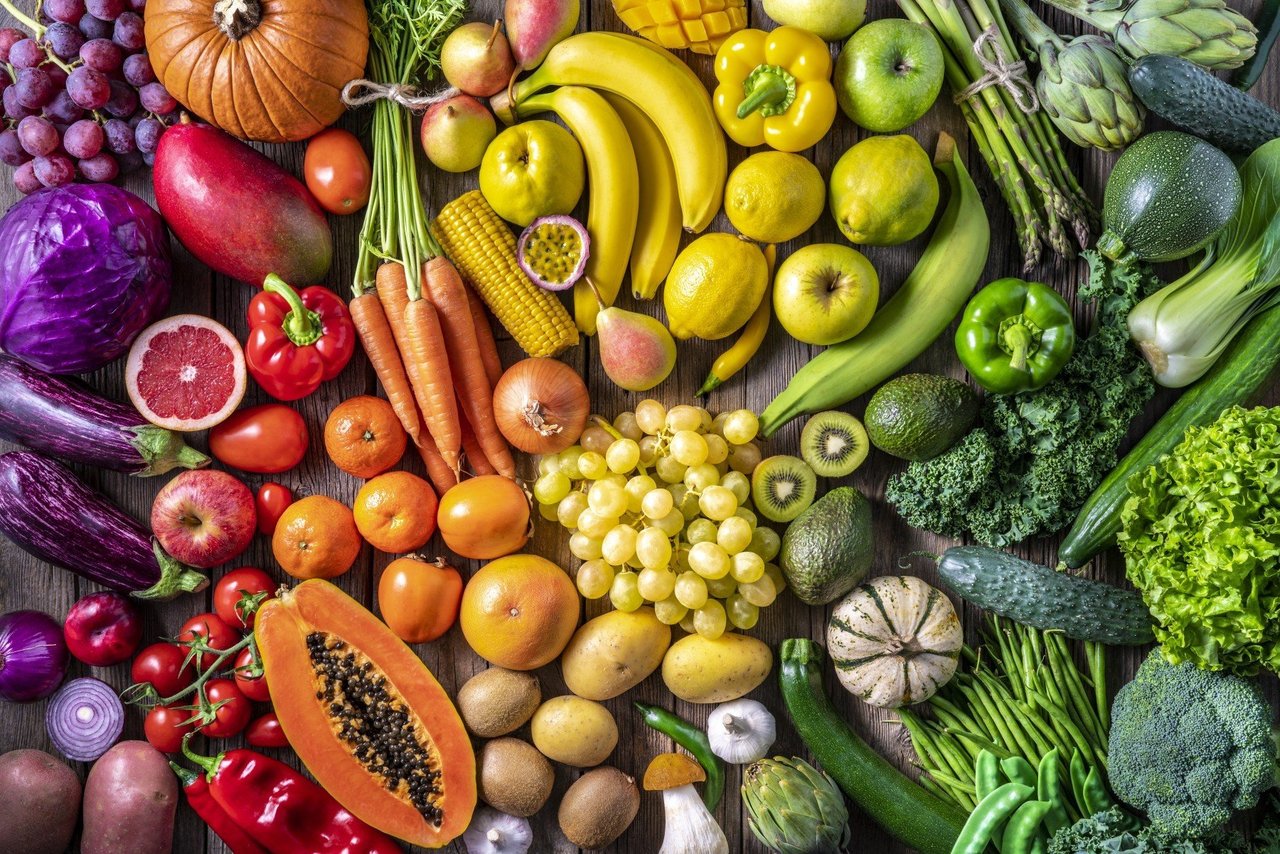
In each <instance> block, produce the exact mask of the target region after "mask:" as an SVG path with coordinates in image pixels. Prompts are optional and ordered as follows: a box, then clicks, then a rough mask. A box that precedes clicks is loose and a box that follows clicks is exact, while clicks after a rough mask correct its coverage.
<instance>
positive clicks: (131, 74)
mask: <svg viewBox="0 0 1280 854" xmlns="http://www.w3.org/2000/svg"><path fill="white" fill-rule="evenodd" d="M123 67H124V79H125V80H126V81H128V83H129V85H130V86H136V87H137V88H139V89H141V88H142V87H143V86H146V85H147V84H148V83H154V82H155V79H156V72H155V70H154V69H152V67H151V57H149V56H147V55H146V54H145V53H135V54H132V55H130V56H126V57H125V58H124V66H123Z"/></svg>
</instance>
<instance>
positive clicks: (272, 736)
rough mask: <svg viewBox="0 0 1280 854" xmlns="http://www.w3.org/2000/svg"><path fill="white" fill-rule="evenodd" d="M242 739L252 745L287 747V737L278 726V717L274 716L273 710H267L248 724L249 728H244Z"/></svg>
mask: <svg viewBox="0 0 1280 854" xmlns="http://www.w3.org/2000/svg"><path fill="white" fill-rule="evenodd" d="M244 740H245V741H247V742H249V744H251V745H253V746H254V747H288V746H289V739H288V738H287V737H286V736H285V734H284V730H283V729H281V728H280V719H279V718H277V717H276V713H275V712H267V713H266V714H265V715H262V716H260V717H258V718H255V719H254V721H253V723H251V724H249V728H248V729H247V730H245V733H244Z"/></svg>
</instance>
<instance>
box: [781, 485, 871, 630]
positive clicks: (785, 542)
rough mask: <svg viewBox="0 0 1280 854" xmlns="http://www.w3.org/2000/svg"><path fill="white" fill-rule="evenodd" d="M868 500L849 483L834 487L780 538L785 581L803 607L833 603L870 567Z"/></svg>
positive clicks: (800, 516) (869, 508)
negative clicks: (803, 604)
mask: <svg viewBox="0 0 1280 854" xmlns="http://www.w3.org/2000/svg"><path fill="white" fill-rule="evenodd" d="M871 543H872V538H871V502H870V501H867V499H866V498H865V497H864V496H863V495H862V493H861V492H859V491H858V490H856V489H854V488H853V487H852V486H841V487H837V488H835V489H833V490H831V491H830V492H828V493H827V494H826V495H824V496H822V497H821V498H819V499H818V500H817V501H815V502H814V504H813V506H812V507H810V508H809V509H808V510H806V511H804V512H803V513H801V514H800V515H799V516H798V517H796V520H795V521H794V522H792V523H791V526H790V527H789V528H787V532H786V533H785V534H784V535H783V536H782V550H781V552H780V558H779V559H780V563H781V564H782V571H783V573H784V574H785V575H786V576H787V584H788V585H789V586H790V587H791V591H792V592H793V593H795V595H796V598H797V599H799V600H800V601H801V602H804V603H805V604H806V605H825V604H827V603H828V602H834V601H835V600H836V599H839V598H840V597H841V596H843V595H844V594H846V593H848V592H849V591H850V590H852V589H853V588H855V587H857V586H858V585H859V584H861V583H862V579H864V578H866V577H867V572H868V571H869V570H870V569H871Z"/></svg>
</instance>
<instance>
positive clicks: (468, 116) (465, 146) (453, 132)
mask: <svg viewBox="0 0 1280 854" xmlns="http://www.w3.org/2000/svg"><path fill="white" fill-rule="evenodd" d="M497 133H498V125H497V123H496V122H495V121H494V120H493V113H491V112H489V110H488V108H487V107H485V105H484V104H482V103H480V102H479V101H477V100H476V99H475V98H472V97H471V96H470V95H455V96H454V97H452V98H449V99H448V100H446V101H441V102H439V103H438V104H432V105H431V107H430V108H429V109H428V110H427V114H426V115H425V116H423V117H422V131H421V134H422V150H423V151H424V152H425V153H426V155H427V159H428V160H430V161H431V162H432V163H433V164H435V166H436V167H437V168H439V169H443V170H444V171H445V172H470V171H471V170H472V169H474V168H476V167H477V166H479V165H480V159H481V158H482V157H484V152H485V148H486V147H487V146H488V145H489V143H490V142H492V141H493V138H494V137H495V136H496V135H497Z"/></svg>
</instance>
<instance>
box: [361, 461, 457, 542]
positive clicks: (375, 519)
mask: <svg viewBox="0 0 1280 854" xmlns="http://www.w3.org/2000/svg"><path fill="white" fill-rule="evenodd" d="M353 509H354V511H355V519H356V529H357V530H359V531H360V534H361V535H362V536H363V537H364V538H365V539H366V540H368V541H369V543H370V544H371V545H372V546H373V547H374V548H375V549H378V550H379V551H384V552H388V553H390V554H403V553H405V552H411V551H413V550H414V549H417V548H421V547H422V546H425V545H426V544H427V540H429V539H431V535H432V534H434V533H435V532H436V494H435V492H434V491H433V490H432V489H431V484H429V483H427V482H426V481H425V480H423V479H422V478H420V477H418V476H417V475H414V474H409V472H407V471H393V472H390V473H388V474H380V475H378V476H377V477H375V478H374V479H373V480H371V481H369V482H368V483H366V484H365V485H364V486H362V487H360V491H359V492H358V493H356V503H355V507H354V508H353Z"/></svg>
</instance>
